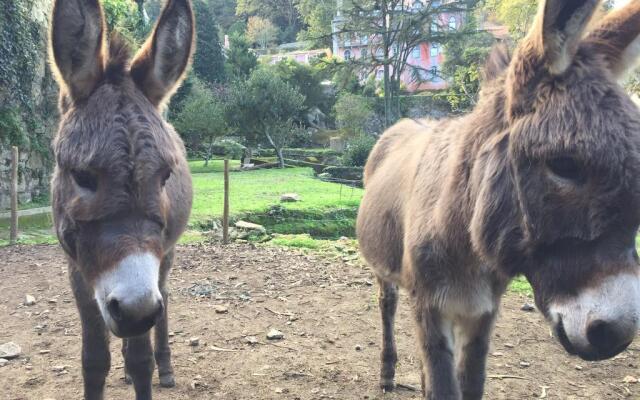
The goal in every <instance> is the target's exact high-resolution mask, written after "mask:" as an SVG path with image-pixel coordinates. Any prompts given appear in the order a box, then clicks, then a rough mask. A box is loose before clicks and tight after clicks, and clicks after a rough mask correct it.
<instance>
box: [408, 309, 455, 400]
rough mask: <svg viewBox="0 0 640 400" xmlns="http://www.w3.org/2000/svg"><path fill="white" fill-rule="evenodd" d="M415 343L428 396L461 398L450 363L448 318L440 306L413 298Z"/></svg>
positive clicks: (441, 399)
mask: <svg viewBox="0 0 640 400" xmlns="http://www.w3.org/2000/svg"><path fill="white" fill-rule="evenodd" d="M414 313H415V318H416V323H417V327H418V343H419V346H420V352H421V356H422V374H423V376H422V379H423V380H422V390H423V391H424V395H425V399H427V400H460V399H461V398H462V396H461V394H460V387H459V385H458V382H457V379H456V376H455V372H454V368H453V364H454V357H453V343H452V341H453V340H452V338H453V331H452V324H451V321H448V320H447V319H445V318H444V317H443V316H442V314H441V313H440V311H439V310H437V309H434V308H431V307H429V306H428V305H427V304H424V302H423V301H422V299H420V300H417V299H414Z"/></svg>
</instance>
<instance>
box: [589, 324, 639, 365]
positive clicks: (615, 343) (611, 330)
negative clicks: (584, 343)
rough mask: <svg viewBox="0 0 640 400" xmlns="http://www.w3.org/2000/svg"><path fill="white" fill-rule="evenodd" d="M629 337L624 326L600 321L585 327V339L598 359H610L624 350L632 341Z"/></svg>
mask: <svg viewBox="0 0 640 400" xmlns="http://www.w3.org/2000/svg"><path fill="white" fill-rule="evenodd" d="M629 336H630V335H629V332H627V330H626V329H625V327H624V326H621V325H619V324H616V323H614V322H606V321H603V320H601V319H597V320H595V321H592V322H591V323H590V324H589V326H588V327H587V339H589V343H590V344H591V346H593V347H594V348H595V349H596V350H597V351H598V353H599V357H600V358H610V357H613V356H614V355H616V354H618V353H620V352H621V351H622V350H624V349H625V348H626V347H627V346H628V345H629V343H630V342H631V340H632V339H633V336H631V338H630V337H629Z"/></svg>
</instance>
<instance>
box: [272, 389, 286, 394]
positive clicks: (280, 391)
mask: <svg viewBox="0 0 640 400" xmlns="http://www.w3.org/2000/svg"><path fill="white" fill-rule="evenodd" d="M274 391H275V392H276V393H278V394H284V393H289V389H287V388H275V390H274Z"/></svg>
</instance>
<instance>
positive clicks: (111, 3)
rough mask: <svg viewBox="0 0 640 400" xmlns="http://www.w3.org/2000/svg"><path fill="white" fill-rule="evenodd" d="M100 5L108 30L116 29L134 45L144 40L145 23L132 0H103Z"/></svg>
mask: <svg viewBox="0 0 640 400" xmlns="http://www.w3.org/2000/svg"><path fill="white" fill-rule="evenodd" d="M102 6H103V9H104V16H105V19H106V21H107V26H108V27H109V30H110V31H112V30H115V31H118V33H119V34H120V36H122V37H123V38H124V39H125V40H127V41H128V42H129V43H130V44H132V45H133V46H134V47H137V46H138V45H139V44H140V43H141V41H142V40H144V38H145V37H146V33H147V32H146V29H145V26H146V24H145V23H144V20H142V21H141V20H140V13H139V10H138V6H137V5H136V3H135V2H134V1H133V0H104V1H103V2H102Z"/></svg>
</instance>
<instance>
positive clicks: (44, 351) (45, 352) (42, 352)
mask: <svg viewBox="0 0 640 400" xmlns="http://www.w3.org/2000/svg"><path fill="white" fill-rule="evenodd" d="M39 353H40V354H49V353H51V350H40V352H39Z"/></svg>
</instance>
